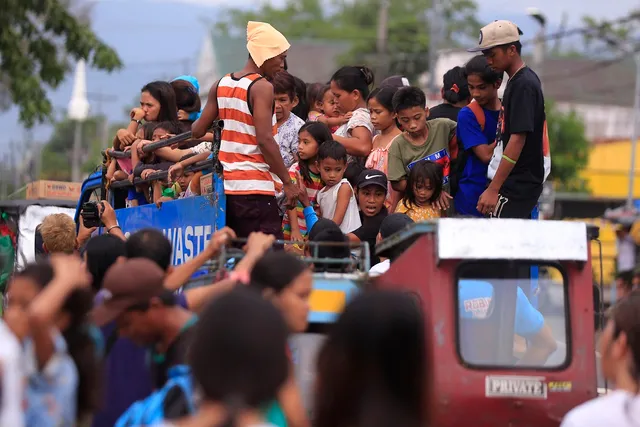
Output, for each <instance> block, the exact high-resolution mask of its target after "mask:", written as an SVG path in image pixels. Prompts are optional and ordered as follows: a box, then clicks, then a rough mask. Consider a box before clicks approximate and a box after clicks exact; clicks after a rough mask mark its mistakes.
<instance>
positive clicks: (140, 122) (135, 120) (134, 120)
mask: <svg viewBox="0 0 640 427" xmlns="http://www.w3.org/2000/svg"><path fill="white" fill-rule="evenodd" d="M131 121H132V122H136V123H137V124H139V125H141V124H142V120H138V119H131Z"/></svg>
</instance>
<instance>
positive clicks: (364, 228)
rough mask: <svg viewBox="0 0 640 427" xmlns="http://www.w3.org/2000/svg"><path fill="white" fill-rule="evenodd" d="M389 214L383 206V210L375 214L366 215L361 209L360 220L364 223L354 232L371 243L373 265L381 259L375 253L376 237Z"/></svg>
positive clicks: (370, 251)
mask: <svg viewBox="0 0 640 427" xmlns="http://www.w3.org/2000/svg"><path fill="white" fill-rule="evenodd" d="M387 215H389V213H388V212H387V208H386V207H384V206H383V207H382V210H381V211H380V212H378V214H377V215H375V216H366V215H364V214H363V213H362V211H360V221H361V222H362V225H361V226H360V228H358V229H357V230H355V231H354V232H353V234H355V235H356V237H357V238H358V239H360V241H361V242H367V243H369V253H370V254H371V265H376V264H377V263H379V262H380V259H379V258H378V257H377V256H376V255H375V253H376V237H378V233H379V232H380V225H381V224H382V221H383V220H384V219H385V218H386V217H387Z"/></svg>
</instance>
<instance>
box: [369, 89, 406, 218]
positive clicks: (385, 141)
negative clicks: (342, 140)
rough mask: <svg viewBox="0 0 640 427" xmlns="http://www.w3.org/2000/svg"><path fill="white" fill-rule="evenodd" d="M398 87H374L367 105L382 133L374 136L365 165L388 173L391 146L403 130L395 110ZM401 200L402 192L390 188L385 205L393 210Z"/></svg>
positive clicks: (372, 119) (372, 118) (373, 122)
mask: <svg viewBox="0 0 640 427" xmlns="http://www.w3.org/2000/svg"><path fill="white" fill-rule="evenodd" d="M397 91H398V89H397V88H395V87H391V86H386V87H381V88H378V89H374V90H373V92H371V94H370V95H369V99H368V100H367V105H368V107H369V112H370V113H371V123H372V124H373V127H374V128H375V129H376V130H377V131H379V132H380V133H379V134H378V135H376V136H374V137H373V150H372V151H371V154H369V156H368V157H367V161H366V162H365V166H366V167H367V168H368V169H377V170H379V171H380V172H384V173H385V174H387V173H388V169H389V168H388V160H389V148H390V147H391V144H392V143H393V141H394V140H395V138H396V136H398V135H400V134H401V133H402V132H401V131H400V129H398V126H397V125H396V114H395V113H394V112H393V95H394V94H395V93H396V92H397ZM398 200H400V193H398V192H397V191H395V190H394V189H393V188H390V189H389V191H388V193H387V199H386V202H385V206H386V207H387V209H389V211H391V212H393V211H394V210H395V208H396V205H397V204H398Z"/></svg>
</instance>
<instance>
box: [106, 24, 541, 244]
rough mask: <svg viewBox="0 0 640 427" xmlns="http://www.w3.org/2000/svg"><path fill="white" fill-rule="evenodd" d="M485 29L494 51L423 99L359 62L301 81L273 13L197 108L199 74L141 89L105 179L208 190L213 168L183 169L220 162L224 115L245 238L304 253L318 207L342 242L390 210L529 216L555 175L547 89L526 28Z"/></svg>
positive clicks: (229, 183)
mask: <svg viewBox="0 0 640 427" xmlns="http://www.w3.org/2000/svg"><path fill="white" fill-rule="evenodd" d="M488 27H491V28H487V29H485V30H484V31H485V32H486V33H487V34H488V35H490V36H487V37H485V38H484V39H483V41H482V43H481V44H480V45H479V46H478V47H477V48H475V49H472V50H476V51H483V52H485V53H486V52H488V51H490V52H492V53H491V54H480V55H478V56H476V57H474V58H473V59H471V60H470V61H469V62H468V63H466V64H461V65H462V66H459V67H455V68H454V69H452V70H450V71H449V72H447V73H446V74H445V75H444V78H443V84H444V85H443V88H442V98H443V103H442V104H441V105H439V106H436V107H434V108H432V109H428V108H427V98H426V95H425V93H424V92H423V91H422V90H421V89H420V88H418V87H415V86H410V84H409V82H408V80H407V79H406V78H404V77H402V76H392V77H389V78H387V79H385V80H383V81H382V82H380V83H379V85H378V86H377V87H376V88H375V89H373V90H371V88H372V85H373V83H374V75H373V73H372V71H371V70H370V69H369V68H367V67H365V66H345V67H342V68H340V69H339V70H337V71H336V72H335V73H334V74H333V75H332V76H331V78H330V79H329V81H328V82H327V83H315V82H314V83H305V82H303V81H302V80H301V79H299V78H297V77H295V76H294V75H292V74H290V73H289V71H288V70H287V68H288V67H287V61H286V57H287V54H288V50H289V47H290V45H289V42H288V41H287V39H286V38H285V37H284V36H283V35H282V34H281V33H280V32H278V31H277V30H276V29H275V28H273V27H272V26H270V25H269V24H265V23H260V22H250V23H249V24H248V27H247V35H248V36H247V49H248V51H249V58H248V59H247V62H246V64H245V67H244V68H243V69H242V70H238V71H236V72H233V73H230V74H228V75H226V76H224V77H222V78H221V79H220V80H219V81H218V82H216V83H215V84H214V86H213V87H212V88H211V89H210V91H209V94H208V99H207V102H206V104H205V106H204V108H203V109H202V111H200V107H201V106H200V98H199V97H198V93H199V89H200V88H199V85H198V82H197V80H195V79H194V78H193V77H190V76H180V77H178V78H176V79H175V80H173V81H172V82H152V83H149V84H147V85H145V86H144V87H143V88H142V92H141V96H140V107H138V108H134V109H133V110H132V111H131V123H130V125H129V127H128V128H127V129H121V130H120V131H118V133H117V135H116V137H115V139H114V149H117V150H125V151H131V159H121V158H114V159H110V163H109V171H108V174H107V178H108V179H109V181H110V182H113V181H117V180H125V179H130V180H133V179H134V178H135V177H141V178H143V179H145V178H149V177H150V176H151V174H153V173H154V172H157V171H159V170H168V179H167V180H166V181H164V182H163V181H161V180H155V181H152V182H143V183H141V184H138V185H136V186H135V187H133V188H131V190H130V191H129V196H128V201H129V204H130V205H136V204H145V203H153V202H156V203H161V202H163V201H166V200H171V199H174V198H181V197H189V196H191V195H197V194H200V192H201V189H200V185H199V184H200V180H199V177H200V176H201V174H202V173H206V172H207V171H204V172H198V173H195V174H194V173H193V172H185V171H188V170H189V168H188V166H192V165H194V164H196V163H198V162H200V161H202V160H206V159H207V158H209V159H212V157H213V156H212V153H211V150H212V142H213V131H212V126H213V125H214V123H215V122H216V121H217V120H222V121H223V122H224V128H223V130H222V134H221V144H220V149H219V153H218V155H217V160H219V162H220V164H221V166H222V171H223V179H224V191H225V194H226V204H227V210H226V215H227V216H226V219H227V225H229V227H231V228H232V229H233V230H234V231H235V232H236V233H237V234H238V236H240V237H247V236H248V235H249V233H250V232H253V231H261V232H264V233H267V234H273V235H275V236H277V237H278V238H282V237H284V238H285V239H287V240H290V241H292V242H295V245H292V246H291V249H292V250H294V251H297V252H301V246H300V244H301V243H302V242H304V241H305V240H307V239H308V233H309V230H310V227H309V224H308V223H307V222H308V220H309V218H310V215H311V216H312V215H314V214H315V216H317V217H319V218H326V219H329V220H332V221H333V222H334V223H336V224H337V225H338V226H339V227H340V229H341V230H342V232H343V234H344V235H345V240H348V241H352V242H365V241H366V242H369V244H370V246H371V247H373V245H374V244H375V237H376V236H377V234H378V231H379V226H380V223H381V221H382V220H383V218H384V217H385V216H387V215H388V214H389V213H394V212H398V213H405V214H406V215H408V216H409V217H410V218H412V219H413V220H414V221H420V220H426V219H433V218H439V217H442V216H465V217H466V216H469V217H487V216H492V217H501V218H529V217H531V214H532V212H533V210H534V208H535V207H536V204H537V202H538V198H539V197H540V194H541V192H542V185H543V182H544V180H545V179H546V175H547V172H548V165H547V164H546V163H545V160H546V159H547V158H548V140H547V138H546V117H545V112H544V97H543V94H542V89H541V85H540V80H539V79H538V77H537V76H536V74H535V73H534V72H533V71H532V70H531V69H530V68H529V67H527V66H526V65H525V64H524V62H523V60H522V58H521V56H520V54H521V48H522V46H521V43H520V34H519V29H518V27H517V26H516V25H515V24H512V23H510V22H508V21H496V22H494V23H492V24H490V25H489V26H488ZM496 46H500V47H504V49H494V47H496ZM505 72H506V73H507V75H508V76H509V83H508V84H507V88H506V91H505V94H504V97H503V98H502V99H500V97H499V96H498V88H499V87H500V85H501V83H502V78H503V74H504V73H505ZM186 130H191V131H192V139H191V140H188V141H187V142H186V143H184V144H182V145H181V146H180V147H178V146H172V147H163V148H159V149H157V150H155V151H152V152H145V151H144V150H143V147H145V146H146V145H148V144H149V143H151V142H154V141H158V140H161V139H163V138H167V137H169V136H172V135H176V134H178V133H180V132H181V131H186ZM311 220H312V221H313V220H314V219H311Z"/></svg>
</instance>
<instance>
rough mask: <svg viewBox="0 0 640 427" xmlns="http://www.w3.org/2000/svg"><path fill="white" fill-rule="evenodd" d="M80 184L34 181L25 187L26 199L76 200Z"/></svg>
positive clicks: (78, 196) (78, 195)
mask: <svg viewBox="0 0 640 427" xmlns="http://www.w3.org/2000/svg"><path fill="white" fill-rule="evenodd" d="M81 187H82V184H80V183H77V182H62V181H36V182H32V183H31V184H29V185H27V199H28V200H34V199H52V200H78V199H79V198H80V189H81Z"/></svg>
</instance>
